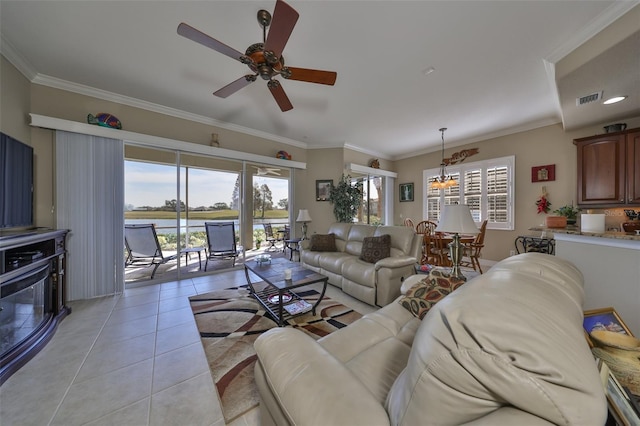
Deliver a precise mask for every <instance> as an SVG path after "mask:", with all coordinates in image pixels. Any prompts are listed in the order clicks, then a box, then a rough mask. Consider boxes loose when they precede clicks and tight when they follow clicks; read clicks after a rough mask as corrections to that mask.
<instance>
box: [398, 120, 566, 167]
mask: <svg viewBox="0 0 640 426" xmlns="http://www.w3.org/2000/svg"><path fill="white" fill-rule="evenodd" d="M558 123H560V120H558V118H545V119H542V120H538V121H535V122H532V123H526V124H524V125H522V126H514V127H509V128H507V129H502V130H499V131H497V132H492V133H485V134H484V135H480V136H477V137H473V138H469V139H461V140H459V141H455V142H449V141H447V144H446V148H447V149H449V148H456V147H459V146H464V145H469V144H472V143H476V142H485V141H488V140H490V139H495V138H500V137H503V136H509V135H514V134H516V133H521V132H528V131H530V130H535V129H539V128H541V127H547V126H552V125H554V124H558ZM440 149H441V147H436V146H434V147H432V148H429V149H424V150H422V151H417V152H412V153H408V154H403V155H399V156H396V157H393V160H394V161H397V160H404V159H407V158H412V157H416V156H418V155H425V154H431V153H432V152H440Z"/></svg>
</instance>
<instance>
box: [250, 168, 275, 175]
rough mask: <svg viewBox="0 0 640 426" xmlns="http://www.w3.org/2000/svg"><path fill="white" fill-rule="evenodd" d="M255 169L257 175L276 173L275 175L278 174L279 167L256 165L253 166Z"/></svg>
mask: <svg viewBox="0 0 640 426" xmlns="http://www.w3.org/2000/svg"><path fill="white" fill-rule="evenodd" d="M253 167H254V168H255V169H256V170H257V173H256V174H257V175H258V176H265V175H276V176H280V173H279V172H280V169H277V168H275V167H258V166H253Z"/></svg>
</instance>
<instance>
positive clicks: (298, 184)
mask: <svg viewBox="0 0 640 426" xmlns="http://www.w3.org/2000/svg"><path fill="white" fill-rule="evenodd" d="M1 60H2V62H1V64H2V76H1V77H2V79H1V82H2V86H1V88H2V103H1V104H0V105H1V107H2V111H1V112H2V114H1V117H2V120H1V121H0V125H1V130H2V131H3V132H5V133H8V134H11V135H12V136H15V137H17V138H19V139H20V140H22V141H24V142H26V143H30V144H31V145H32V146H34V148H35V155H36V188H35V191H36V203H35V206H36V211H35V217H36V225H38V226H48V227H52V226H54V224H55V221H54V212H53V209H54V203H53V200H54V199H55V198H54V193H53V191H54V185H53V182H54V162H53V157H54V151H53V146H54V143H53V142H54V141H53V137H54V136H53V132H52V131H49V130H44V129H38V128H31V127H30V126H28V121H27V115H28V113H29V112H33V113H36V114H42V115H47V116H52V117H57V118H62V119H67V120H72V121H79V122H85V120H86V115H87V114H88V113H93V114H96V113H98V112H103V111H108V112H110V113H112V114H114V115H115V116H117V117H118V118H119V119H120V120H121V121H122V123H123V126H124V128H125V129H126V130H130V131H133V132H139V133H146V134H151V135H156V136H161V137H167V138H172V139H177V140H184V141H188V142H193V143H200V144H205V145H208V144H209V142H210V140H211V133H218V135H219V141H220V146H221V147H222V148H227V149H233V150H237V151H243V152H252V153H257V154H261V155H267V156H275V153H276V152H277V151H279V150H282V149H284V150H285V151H287V152H289V153H290V154H292V156H293V159H294V160H296V161H301V162H306V163H307V170H296V171H295V172H294V175H293V184H294V197H295V198H294V199H295V206H294V211H293V212H292V213H293V217H294V220H295V218H296V217H297V214H298V210H299V209H300V208H306V209H308V210H309V212H310V214H311V217H312V219H313V222H311V223H310V224H309V234H312V233H314V232H318V233H321V232H324V231H325V230H326V229H327V227H328V225H329V224H330V223H332V222H333V221H334V220H335V218H334V216H333V208H332V204H331V203H329V202H322V201H316V200H315V182H316V180H324V179H333V180H334V182H337V180H338V179H340V176H341V175H342V173H343V172H344V165H345V164H346V163H355V164H361V165H368V164H369V162H370V160H371V159H373V158H374V157H373V156H371V155H368V154H364V153H361V152H358V151H354V150H350V149H344V148H328V149H309V150H306V149H303V148H301V147H297V146H292V145H285V144H283V143H279V142H275V141H271V140H267V139H263V138H258V137H255V136H251V135H245V134H241V133H238V132H233V131H230V130H226V129H221V128H217V127H215V126H213V125H209V124H203V123H198V122H192V121H188V120H185V119H180V118H175V117H170V116H165V115H163V114H159V113H155V112H149V111H146V110H142V109H139V108H134V107H130V106H126V105H121V104H117V103H114V102H109V101H103V100H100V99H96V98H92V97H89V96H83V95H79V94H76V93H71V92H66V91H63V90H58V89H52V88H49V87H45V86H41V85H37V84H30V83H29V82H28V81H27V80H26V79H25V78H24V77H23V76H22V75H21V74H20V73H19V72H18V71H17V70H16V69H15V68H14V67H13V66H12V65H11V64H9V63H8V62H7V61H6V60H5V59H4V58H3V57H2V58H1ZM616 121H623V122H626V123H627V124H628V126H629V128H634V127H640V117H634V118H629V119H627V120H616ZM604 124H608V123H602V125H604ZM602 125H598V126H592V127H589V128H584V129H580V130H579V131H575V132H564V131H563V130H562V126H561V125H560V124H557V125H552V126H547V127H543V128H539V129H535V130H531V131H527V132H521V133H516V134H513V135H509V136H503V137H499V138H493V139H489V140H486V141H482V142H477V143H472V144H468V145H464V146H458V147H456V148H454V149H448V150H445V156H446V157H449V156H451V154H453V153H454V152H458V151H460V150H462V149H465V148H479V150H480V152H479V154H477V155H475V156H473V157H470V158H469V159H468V160H467V162H471V161H477V160H483V159H489V158H495V157H503V156H507V155H515V157H516V186H515V203H516V205H515V217H516V220H515V226H516V229H515V230H514V231H495V230H489V231H487V238H486V248H485V250H484V251H483V257H485V258H486V259H489V260H500V259H502V258H504V257H506V256H508V255H509V250H511V249H513V241H514V240H515V238H516V236H518V235H521V234H525V233H528V229H529V228H530V227H531V226H535V225H538V224H540V223H541V222H542V221H543V216H542V215H538V214H536V210H535V201H536V199H537V198H538V196H539V194H540V192H541V188H542V185H541V184H539V183H532V182H531V167H533V166H539V165H544V164H555V165H556V180H555V181H553V182H548V183H546V185H545V186H546V187H547V192H548V194H549V198H550V200H551V202H552V203H553V205H552V207H553V208H557V207H560V206H562V205H564V204H569V203H571V202H572V201H575V200H576V149H575V146H574V145H573V143H572V141H573V139H575V138H579V137H585V136H591V135H595V134H600V133H602ZM439 163H440V153H439V152H435V153H431V154H424V155H418V156H415V157H411V158H407V159H402V160H398V161H389V160H385V159H380V164H381V168H382V169H385V170H391V171H395V172H397V173H398V179H397V184H399V183H407V182H414V183H415V201H414V202H404V203H400V202H399V201H398V199H397V196H394V200H395V201H394V209H395V217H394V218H393V221H394V222H395V223H396V224H401V223H402V219H403V218H405V217H411V218H413V219H414V220H415V219H419V218H421V217H422V203H423V199H422V198H423V186H422V184H421V180H422V171H423V170H425V169H431V168H435V167H438V165H439ZM396 187H397V185H396ZM607 213H608V214H609V216H608V217H607V226H613V225H616V224H618V225H619V223H620V222H621V221H623V219H624V216H623V215H622V212H621V209H617V210H610V211H608V212H607ZM296 228H297V232H298V233H299V232H300V227H299V225H296Z"/></svg>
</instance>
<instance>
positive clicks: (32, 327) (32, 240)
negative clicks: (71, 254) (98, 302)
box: [0, 229, 70, 384]
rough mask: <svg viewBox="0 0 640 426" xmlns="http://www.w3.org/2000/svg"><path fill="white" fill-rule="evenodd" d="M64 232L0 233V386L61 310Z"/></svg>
mask: <svg viewBox="0 0 640 426" xmlns="http://www.w3.org/2000/svg"><path fill="white" fill-rule="evenodd" d="M66 234H67V231H54V230H48V229H35V230H30V231H22V232H16V233H15V234H13V233H12V234H8V233H6V232H4V233H2V234H0V384H2V383H4V381H5V380H6V379H7V378H9V376H11V374H13V373H14V372H15V371H17V370H18V369H19V368H20V367H21V366H22V365H24V364H25V363H26V362H27V361H29V359H31V358H32V357H33V356H34V355H35V354H36V353H37V352H38V351H39V350H40V349H42V348H43V347H44V345H46V343H47V342H48V341H49V340H50V339H51V337H52V336H53V333H54V332H55V329H56V327H57V325H58V323H59V322H60V320H62V318H64V317H65V316H66V315H67V314H68V313H70V309H68V308H67V307H65V305H64V303H65V288H64V286H65V281H64V267H65V254H66V251H65V236H66Z"/></svg>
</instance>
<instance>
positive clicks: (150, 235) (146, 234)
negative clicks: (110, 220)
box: [124, 223, 178, 279]
mask: <svg viewBox="0 0 640 426" xmlns="http://www.w3.org/2000/svg"><path fill="white" fill-rule="evenodd" d="M124 244H125V247H126V249H127V258H126V260H125V262H124V266H125V268H126V267H127V266H131V265H133V264H140V265H146V266H152V265H153V271H152V272H151V278H152V279H153V277H154V275H155V274H156V271H157V270H158V267H159V266H160V265H163V264H165V263H167V262H169V261H171V260H175V259H177V257H178V255H177V254H174V255H171V256H164V255H163V254H162V248H160V243H159V242H158V235H157V234H156V227H155V226H154V225H153V224H152V223H148V224H147V223H145V224H140V225H125V226H124Z"/></svg>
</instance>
